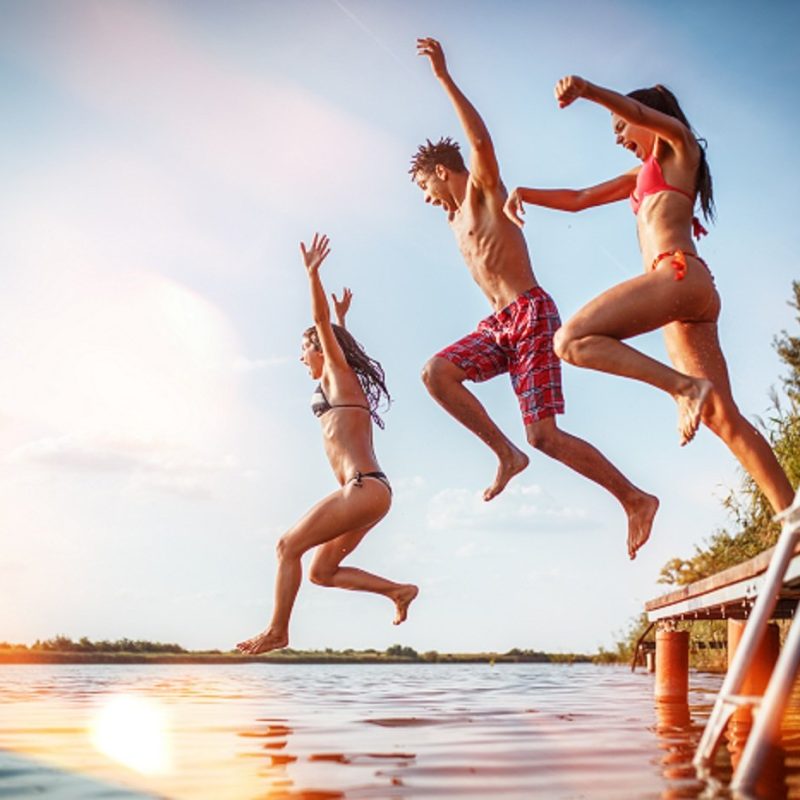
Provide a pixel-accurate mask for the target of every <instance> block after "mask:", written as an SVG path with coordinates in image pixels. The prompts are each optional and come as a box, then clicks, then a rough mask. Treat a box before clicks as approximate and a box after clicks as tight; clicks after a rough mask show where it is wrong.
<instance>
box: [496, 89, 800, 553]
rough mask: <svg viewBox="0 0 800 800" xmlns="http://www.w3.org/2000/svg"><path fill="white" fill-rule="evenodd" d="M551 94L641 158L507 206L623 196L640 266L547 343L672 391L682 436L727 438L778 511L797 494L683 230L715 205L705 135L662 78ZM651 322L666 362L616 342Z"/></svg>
mask: <svg viewBox="0 0 800 800" xmlns="http://www.w3.org/2000/svg"><path fill="white" fill-rule="evenodd" d="M555 94H556V99H557V100H558V103H559V106H560V107H561V108H566V107H567V106H568V105H570V104H571V103H572V102H573V101H574V100H577V99H578V98H579V97H583V98H585V99H587V100H591V101H593V102H595V103H599V104H600V105H602V106H604V107H605V108H607V109H608V110H609V111H610V112H611V124H612V127H613V131H614V134H615V135H616V139H617V144H620V145H622V146H623V147H624V148H626V149H627V150H631V151H632V152H633V153H634V154H635V155H636V156H637V158H639V159H640V160H641V161H642V162H643V163H642V165H641V166H640V167H636V168H635V169H632V170H631V171H630V172H626V173H625V174H624V175H620V176H618V177H616V178H613V179H612V180H610V181H606V182H605V183H601V184H598V185H597V186H591V187H589V188H586V189H580V190H567V189H523V188H518V189H515V190H514V191H513V192H511V194H510V195H509V197H508V200H507V202H506V205H505V212H506V214H507V215H508V216H509V218H510V219H511V220H512V221H514V222H515V223H516V224H518V225H520V226H521V225H522V224H523V221H522V218H521V216H520V215H521V214H522V213H524V208H523V205H522V204H523V203H532V204H535V205H540V206H546V207H547V208H557V209H562V210H564V211H581V210H583V209H585V208H591V207H592V206H598V205H603V204H605V203H611V202H614V201H617V200H626V199H630V202H631V205H632V206H633V213H634V214H635V215H636V224H637V230H638V235H639V245H640V247H641V250H642V257H643V260H644V274H643V275H640V276H639V277H637V278H632V279H631V280H628V281H625V282H624V283H621V284H619V285H617V286H614V287H613V288H611V289H609V290H608V291H606V292H604V293H603V294H601V295H600V296H599V297H596V298H595V299H594V300H592V301H591V302H589V303H587V304H586V305H585V306H584V307H583V308H582V309H581V310H580V311H578V312H577V313H576V314H575V315H574V316H573V317H572V318H571V319H570V320H569V321H567V322H566V323H565V324H564V325H563V327H561V328H560V329H559V330H558V331H557V332H556V335H555V343H554V344H555V350H556V353H557V354H558V355H559V356H560V357H561V358H563V359H564V360H565V361H568V362H569V363H570V364H575V365H577V366H580V367H589V368H591V369H596V370H601V371H603V372H611V373H613V374H615V375H622V376H624V377H628V378H635V379H636V380H640V381H644V382H645V383H649V384H651V385H652V386H656V387H658V388H659V389H663V390H664V391H665V392H669V394H671V395H672V396H673V398H674V399H675V400H676V402H677V404H678V430H679V432H680V440H681V444H682V445H683V444H686V443H687V442H689V441H691V439H692V438H693V437H694V435H695V433H696V432H697V428H698V426H699V425H700V423H701V422H702V423H704V424H705V425H707V426H708V427H709V428H710V429H711V430H712V431H713V432H714V433H716V434H717V436H719V437H720V438H722V440H723V441H724V442H725V443H726V444H727V445H728V447H729V448H730V449H731V451H732V452H733V454H734V455H735V456H736V458H737V459H738V460H739V462H740V463H741V465H742V466H743V467H744V469H745V470H746V471H747V472H748V473H749V474H750V475H751V476H752V478H753V479H754V480H755V482H756V483H757V484H758V486H759V487H760V488H761V490H762V491H763V492H764V494H765V495H766V497H767V499H768V500H769V502H770V503H771V504H772V507H773V508H774V509H775V511H781V510H783V509H784V508H787V507H788V506H789V505H791V503H792V500H793V495H794V493H793V491H792V487H791V485H790V483H789V480H788V479H787V477H786V474H785V473H784V472H783V470H782V469H781V467H780V464H778V461H777V459H776V458H775V454H774V453H773V452H772V449H771V448H770V446H769V444H768V443H767V441H766V439H765V438H764V437H763V436H762V435H761V434H760V433H759V432H758V430H757V429H756V428H754V427H753V426H752V425H751V424H750V423H749V422H748V421H747V420H746V419H745V418H744V417H743V416H742V414H741V412H740V411H739V409H738V408H737V406H736V403H735V402H734V400H733V396H732V394H731V387H730V381H729V379H728V370H727V366H726V364H725V359H724V357H723V355H722V350H721V349H720V345H719V338H718V334H717V319H718V318H719V312H720V299H719V295H718V294H717V290H716V288H715V286H714V280H713V278H712V276H711V273H710V271H709V269H708V267H707V266H706V263H705V262H704V261H703V259H702V258H700V257H699V256H698V255H697V251H696V249H695V245H694V242H693V241H692V234H693V233H694V235H695V236H700V235H701V234H704V233H705V232H706V231H705V230H704V229H703V227H702V225H700V223H699V221H698V219H697V217H695V216H694V206H695V201H696V199H699V202H700V208H701V209H702V211H703V215H704V216H705V218H706V219H712V218H713V213H714V205H713V197H712V189H711V174H710V173H709V169H708V163H707V162H706V156H705V152H704V147H703V145H701V143H700V142H699V141H698V139H697V138H696V137H695V135H694V133H693V132H692V129H691V126H690V125H689V122H688V120H687V119H686V116H685V115H684V113H683V111H682V110H681V107H680V106H679V105H678V101H677V99H676V98H675V96H674V95H673V94H672V93H671V92H670V91H669V90H668V89H666V88H665V87H663V86H660V85H659V86H654V87H653V88H651V89H638V90H637V91H635V92H631V93H630V94H628V95H627V96H625V95H621V94H618V93H617V92H614V91H611V90H610V89H604V88H602V87H600V86H597V85H595V84H593V83H590V82H589V81H587V80H584V79H583V78H579V77H577V76H574V75H571V76H569V77H566V78H562V79H561V80H560V81H559V82H558V84H556V88H555ZM703 144H704V143H703ZM656 328H663V329H664V338H665V341H666V345H667V352H668V354H669V357H670V360H671V361H672V363H673V365H674V367H675V368H674V369H672V368H670V367H668V366H666V365H665V364H662V363H661V362H659V361H656V360H654V359H652V358H650V357H649V356H646V355H644V354H643V353H640V352H639V351H638V350H635V349H634V348H632V347H631V346H630V345H628V344H625V343H624V340H625V339H628V338H630V337H632V336H637V335H638V334H641V333H646V332H647V331H652V330H655V329H656ZM641 544H642V543H640V545H641Z"/></svg>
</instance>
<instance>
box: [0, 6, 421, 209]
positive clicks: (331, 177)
mask: <svg viewBox="0 0 800 800" xmlns="http://www.w3.org/2000/svg"><path fill="white" fill-rule="evenodd" d="M1 35H2V34H0V36H1ZM3 44H4V50H6V51H7V52H8V53H9V54H12V53H13V54H14V56H15V57H16V58H17V59H20V60H25V61H27V62H28V63H29V65H30V66H33V67H35V68H37V69H41V70H44V71H45V72H46V75H47V78H48V79H50V80H51V81H53V82H54V83H56V84H58V85H61V86H62V87H64V88H66V89H67V90H68V91H69V92H70V93H71V94H73V95H74V96H75V97H77V98H78V99H79V100H80V101H81V102H82V103H84V104H86V105H88V106H89V107H90V108H94V109H95V110H97V111H100V112H101V113H104V114H107V115H109V116H110V117H112V118H115V119H117V120H121V121H122V122H123V123H124V124H125V125H127V126H129V127H131V128H136V129H137V130H139V131H140V133H141V135H142V136H143V137H144V138H145V141H147V142H148V143H150V144H151V145H152V144H155V145H156V146H157V147H161V148H166V150H167V151H168V152H169V153H170V154H171V155H172V156H173V157H174V158H175V159H176V162H178V163H188V164H191V166H192V168H193V169H195V170H196V171H197V172H198V173H199V174H205V175H207V176H208V177H209V178H211V179H213V180H214V181H215V182H216V183H217V185H218V186H219V188H220V189H222V190H224V189H226V188H227V189H233V190H235V191H237V192H242V191H244V192H247V193H248V194H250V195H252V196H253V197H257V198H258V199H259V201H260V202H264V203H269V204H270V205H271V206H272V207H274V208H279V209H280V210H285V209H286V208H287V207H292V208H295V209H302V210H303V211H307V209H308V204H309V202H312V203H313V205H314V206H319V205H320V204H328V203H332V204H336V206H339V207H340V206H341V204H342V202H346V203H347V204H348V206H352V205H353V204H357V205H358V206H359V212H360V213H362V214H363V213H371V214H374V215H375V216H379V217H382V216H383V215H384V213H385V211H384V209H383V208H382V206H381V205H380V204H379V203H375V202H374V197H373V196H372V195H373V193H374V189H373V190H372V192H366V191H365V189H364V185H363V174H362V173H363V165H364V164H367V163H368V164H369V165H370V170H369V183H370V185H371V186H373V187H374V186H379V185H381V183H382V182H383V179H384V178H385V177H388V176H389V175H395V176H396V175H397V173H398V170H397V168H396V165H397V164H398V163H401V164H404V163H405V155H404V154H405V148H404V147H403V146H402V145H401V143H400V142H398V141H395V140H393V139H390V138H389V137H388V136H387V134H386V133H384V132H383V131H381V130H378V129H377V128H374V127H372V126H371V125H369V124H368V123H366V122H364V121H362V120H360V119H358V118H357V117H355V116H353V115H350V114H348V113H346V112H343V111H341V110H340V109H338V108H336V107H335V106H334V105H332V104H330V103H329V102H327V101H326V100H325V99H323V98H321V97H318V96H315V95H313V94H311V93H309V92H308V91H306V90H304V89H302V88H301V87H298V86H293V85H290V84H289V83H287V82H286V81H285V80H283V81H280V80H278V79H276V78H274V77H268V76H265V75H264V74H263V73H258V72H256V71H253V70H251V69H250V68H245V67H244V66H237V65H236V64H235V62H234V61H233V60H232V59H230V58H228V59H226V60H222V59H221V58H220V55H219V53H218V52H216V51H215V50H214V49H213V48H210V47H206V46H203V45H202V44H201V43H200V40H199V39H195V40H191V39H190V38H189V37H188V36H187V34H186V31H185V28H181V27H180V26H179V24H177V20H176V19H174V18H173V16H172V15H171V14H170V12H169V11H167V10H166V9H165V7H164V6H158V5H154V4H141V3H125V2H118V3H113V4H107V3H101V4H78V5H72V6H70V7H69V8H66V7H64V8H63V9H61V8H60V7H58V6H53V7H52V8H51V9H50V10H49V12H48V14H47V15H40V16H39V17H35V15H31V17H29V18H28V20H27V26H26V27H25V28H24V29H22V30H21V29H20V25H19V24H18V25H17V26H16V31H15V36H14V38H8V39H6V40H5V41H4V42H3ZM334 153H335V157H334V156H333V154H334Z"/></svg>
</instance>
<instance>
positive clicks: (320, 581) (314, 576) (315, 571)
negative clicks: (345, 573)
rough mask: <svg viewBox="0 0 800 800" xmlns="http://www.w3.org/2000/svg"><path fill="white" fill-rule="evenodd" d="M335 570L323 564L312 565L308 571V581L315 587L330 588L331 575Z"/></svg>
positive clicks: (331, 582)
mask: <svg viewBox="0 0 800 800" xmlns="http://www.w3.org/2000/svg"><path fill="white" fill-rule="evenodd" d="M334 572H336V570H335V569H331V568H330V567H327V566H325V565H323V564H312V565H311V569H310V570H309V571H308V579H309V580H310V581H311V583H316V584H317V586H331V585H332V584H333V574H334Z"/></svg>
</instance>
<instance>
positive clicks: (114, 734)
mask: <svg viewBox="0 0 800 800" xmlns="http://www.w3.org/2000/svg"><path fill="white" fill-rule="evenodd" d="M168 734H169V731H168V721H167V713H166V710H165V709H164V708H163V707H162V706H161V705H159V704H158V703H156V702H155V701H153V700H150V699H148V698H142V697H136V696H134V695H117V696H115V697H111V698H109V699H108V700H107V701H106V703H105V705H104V706H103V707H102V708H101V709H100V710H99V712H98V713H97V715H96V716H95V719H94V721H93V723H92V727H91V738H92V743H93V744H94V746H95V747H96V748H97V749H98V750H99V751H100V752H101V753H103V754H104V755H106V756H108V757H109V758H111V759H113V760H114V761H116V762H118V763H120V764H123V765H124V766H126V767H128V768H130V769H132V770H135V771H136V772H140V773H142V774H144V775H163V774H164V773H166V772H167V771H168V770H169V768H170V763H171V758H170V747H169V735H168Z"/></svg>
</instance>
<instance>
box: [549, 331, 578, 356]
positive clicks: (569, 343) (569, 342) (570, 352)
mask: <svg viewBox="0 0 800 800" xmlns="http://www.w3.org/2000/svg"><path fill="white" fill-rule="evenodd" d="M576 342H577V339H576V338H575V336H574V335H573V334H572V331H571V330H570V328H569V325H562V326H561V327H560V328H559V329H558V330H557V331H556V332H555V335H554V336H553V350H555V353H556V355H557V356H558V357H559V358H560V359H561V360H562V361H566V362H567V363H568V364H573V363H574V361H575V358H576V355H577V354H576V350H577V347H576Z"/></svg>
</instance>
